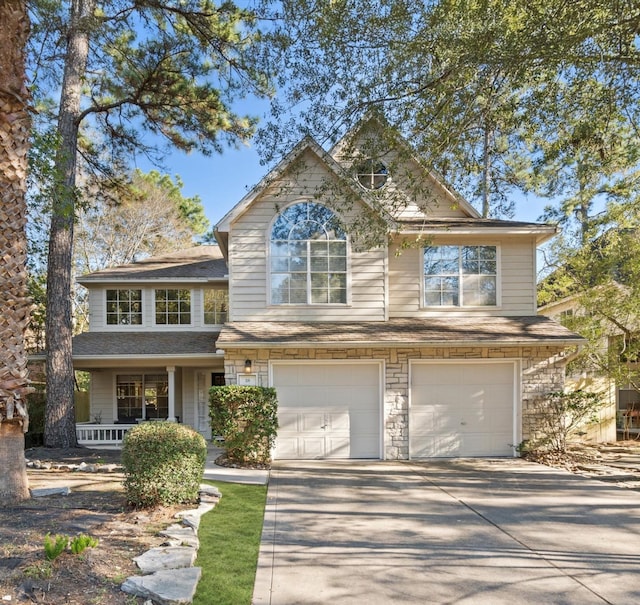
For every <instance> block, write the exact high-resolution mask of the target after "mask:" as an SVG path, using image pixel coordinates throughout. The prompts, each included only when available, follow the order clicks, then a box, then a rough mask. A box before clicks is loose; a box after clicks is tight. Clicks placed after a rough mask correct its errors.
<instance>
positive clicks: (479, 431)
mask: <svg viewBox="0 0 640 605" xmlns="http://www.w3.org/2000/svg"><path fill="white" fill-rule="evenodd" d="M514 368H515V365H514V363H513V362H505V363H502V362H501V363H429V364H421V363H414V364H412V366H411V408H410V413H409V436H410V453H411V457H412V458H423V457H431V456H444V457H453V456H511V455H513V444H514V429H513V424H514V397H515V394H514V374H515V372H514Z"/></svg>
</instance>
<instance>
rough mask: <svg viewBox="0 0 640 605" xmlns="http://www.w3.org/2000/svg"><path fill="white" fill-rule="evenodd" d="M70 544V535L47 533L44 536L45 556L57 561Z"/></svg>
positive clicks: (48, 559) (49, 559)
mask: <svg viewBox="0 0 640 605" xmlns="http://www.w3.org/2000/svg"><path fill="white" fill-rule="evenodd" d="M68 545H69V536H63V535H60V534H56V535H55V536H52V535H51V534H47V535H46V536H45V537H44V556H45V557H46V558H47V561H55V560H56V559H57V558H58V557H59V556H60V555H61V554H62V553H63V552H64V551H65V550H66V549H67V546H68Z"/></svg>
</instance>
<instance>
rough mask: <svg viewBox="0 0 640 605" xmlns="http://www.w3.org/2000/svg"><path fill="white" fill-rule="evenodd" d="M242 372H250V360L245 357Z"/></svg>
mask: <svg viewBox="0 0 640 605" xmlns="http://www.w3.org/2000/svg"><path fill="white" fill-rule="evenodd" d="M244 373H245V374H251V360H250V359H247V360H246V361H245V362H244Z"/></svg>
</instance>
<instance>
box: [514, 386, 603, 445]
mask: <svg viewBox="0 0 640 605" xmlns="http://www.w3.org/2000/svg"><path fill="white" fill-rule="evenodd" d="M601 407H602V399H601V397H600V395H599V394H598V393H589V392H587V391H572V392H567V393H565V392H564V391H557V392H553V393H548V394H547V396H546V397H545V398H544V400H542V401H541V402H540V403H539V404H538V406H537V407H536V409H535V418H536V428H537V434H536V436H535V437H534V438H532V439H531V440H529V441H527V442H524V443H523V444H521V446H520V447H519V450H520V451H522V452H523V453H534V452H541V451H548V452H557V453H563V454H564V453H566V451H567V443H568V442H569V440H570V438H571V437H573V436H574V435H576V434H578V433H579V432H580V431H582V430H584V429H585V428H586V426H587V425H588V424H590V423H594V422H597V421H598V412H599V410H600V409H601Z"/></svg>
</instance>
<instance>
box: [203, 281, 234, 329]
mask: <svg viewBox="0 0 640 605" xmlns="http://www.w3.org/2000/svg"><path fill="white" fill-rule="evenodd" d="M228 308H229V292H228V291H227V290H221V289H207V290H204V323H205V324H206V325H216V324H223V323H226V321H227V311H228Z"/></svg>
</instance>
